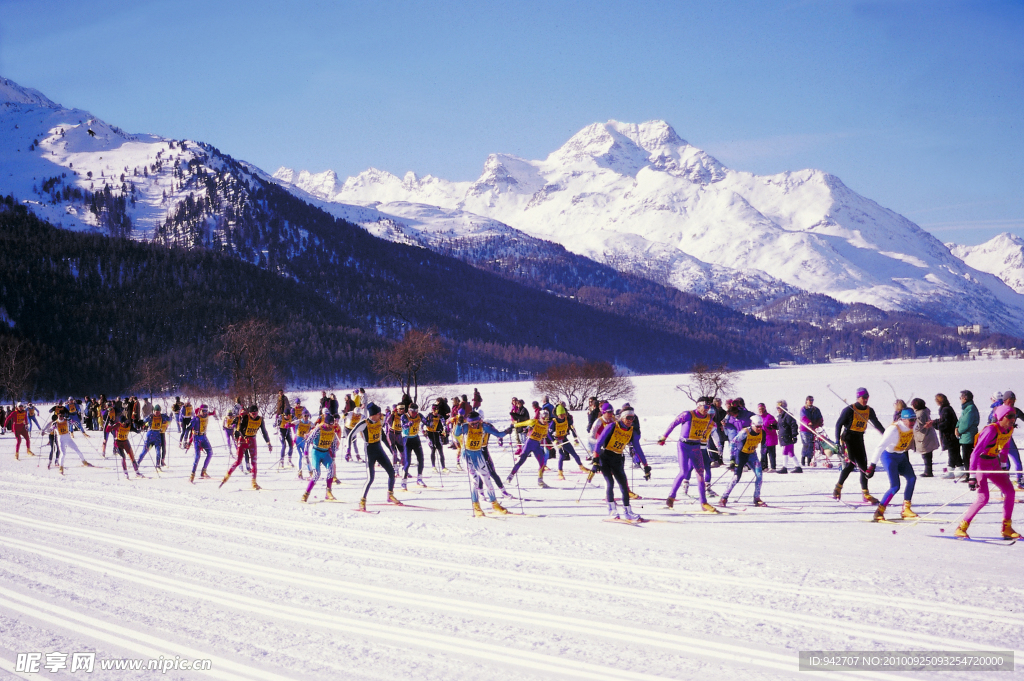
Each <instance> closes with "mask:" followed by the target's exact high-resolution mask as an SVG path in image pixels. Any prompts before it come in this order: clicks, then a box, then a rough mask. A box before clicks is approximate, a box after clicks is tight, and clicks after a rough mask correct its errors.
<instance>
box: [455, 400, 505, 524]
mask: <svg viewBox="0 0 1024 681" xmlns="http://www.w3.org/2000/svg"><path fill="white" fill-rule="evenodd" d="M513 427H514V426H510V427H509V428H507V429H506V430H504V431H501V430H498V429H497V428H495V427H494V426H492V425H491V424H490V423H484V421H483V419H482V418H480V414H479V413H478V412H476V411H471V412H469V416H467V417H466V420H465V422H463V423H460V424H459V425H457V426H456V427H455V437H456V438H458V439H459V440H461V442H462V449H463V452H464V454H465V461H466V470H467V472H468V473H469V498H470V501H472V503H473V516H474V517H478V516H482V515H484V512H483V510H482V509H481V508H480V496H479V494H478V493H477V489H478V488H482V487H483V486H484V485H485V484H486V485H487V496H488V498H489V499H490V501H491V507H492V508H493V509H494V510H495V511H497V512H498V513H501V514H507V513H508V510H507V509H506V508H505V507H504V506H502V505H501V504H500V503H498V498H497V497H496V496H495V495H494V485H492V484H491V477H490V471H489V470H488V466H487V461H486V459H484V455H483V452H482V450H483V447H484V445H485V444H486V442H487V437H488V436H490V435H494V436H495V437H504V436H505V435H508V434H509V433H511V432H512V429H513Z"/></svg>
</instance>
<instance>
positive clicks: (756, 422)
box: [750, 414, 764, 428]
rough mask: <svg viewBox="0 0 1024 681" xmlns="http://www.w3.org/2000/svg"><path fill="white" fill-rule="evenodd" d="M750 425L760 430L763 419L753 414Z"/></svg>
mask: <svg viewBox="0 0 1024 681" xmlns="http://www.w3.org/2000/svg"><path fill="white" fill-rule="evenodd" d="M750 425H752V426H757V427H758V428H760V427H761V426H763V425H764V419H762V418H761V417H760V416H757V415H756V414H755V415H754V416H751V417H750Z"/></svg>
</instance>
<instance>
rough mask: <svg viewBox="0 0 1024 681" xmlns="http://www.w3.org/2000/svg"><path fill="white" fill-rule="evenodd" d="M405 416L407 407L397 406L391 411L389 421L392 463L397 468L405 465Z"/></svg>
mask: <svg viewBox="0 0 1024 681" xmlns="http://www.w3.org/2000/svg"><path fill="white" fill-rule="evenodd" d="M404 415H405V405H404V404H401V403H399V404H396V405H395V406H394V407H392V409H391V416H390V418H389V419H388V437H389V438H390V440H391V459H392V461H391V463H392V464H393V465H395V466H398V465H404V463H405V440H404V439H403V438H402V417H403V416H404Z"/></svg>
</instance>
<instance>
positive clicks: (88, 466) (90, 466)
mask: <svg viewBox="0 0 1024 681" xmlns="http://www.w3.org/2000/svg"><path fill="white" fill-rule="evenodd" d="M82 468H96V466H93V465H92V464H91V463H89V462H88V461H83V462H82Z"/></svg>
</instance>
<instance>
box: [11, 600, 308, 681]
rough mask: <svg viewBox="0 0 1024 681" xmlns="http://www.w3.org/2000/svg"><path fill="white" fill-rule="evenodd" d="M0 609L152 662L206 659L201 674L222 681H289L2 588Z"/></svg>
mask: <svg viewBox="0 0 1024 681" xmlns="http://www.w3.org/2000/svg"><path fill="white" fill-rule="evenodd" d="M0 607H4V608H7V609H8V610H13V611H15V612H19V613H21V614H22V615H25V616H27V617H30V618H33V619H37V620H41V621H43V622H46V623H47V624H50V625H53V626H56V627H59V628H62V629H66V630H68V631H71V632H74V633H75V634H77V635H81V636H87V637H89V638H93V639H96V640H98V641H103V642H104V643H107V644H110V645H113V646H117V647H119V648H123V649H125V650H130V651H132V652H133V653H135V654H136V655H140V656H145V657H149V658H154V659H155V658H158V657H161V656H163V657H164V658H167V657H170V658H173V657H174V656H175V655H177V656H179V657H184V658H191V659H193V660H197V659H209V660H211V661H212V669H210V670H207V671H202V670H200V671H202V673H203V674H207V675H208V676H211V677H213V678H215V679H224V680H225V681H253V680H254V679H263V680H264V681H291V679H289V677H287V676H281V675H279V674H275V673H273V672H268V671H264V670H262V669H256V668H254V667H249V666H246V665H243V664H239V663H238V662H234V661H232V660H228V659H226V658H222V657H217V656H215V655H212V654H211V653H209V652H206V651H199V650H196V649H195V648H190V647H188V646H185V645H181V644H177V643H171V642H169V641H165V640H162V639H160V638H157V637H156V636H150V635H149V634H145V633H142V632H140V631H133V630H131V629H129V628H127V627H122V626H120V625H118V624H112V623H110V622H104V621H103V620H100V619H97V618H95V617H91V616H89V615H85V614H82V613H78V612H75V611H73V610H69V609H67V608H63V607H61V606H59V605H54V604H51V603H47V602H46V601H41V600H38V599H36V598H32V597H30V596H26V595H24V594H20V593H18V592H16V591H11V590H10V589H6V588H4V587H2V586H0ZM226 670H231V671H226Z"/></svg>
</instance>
